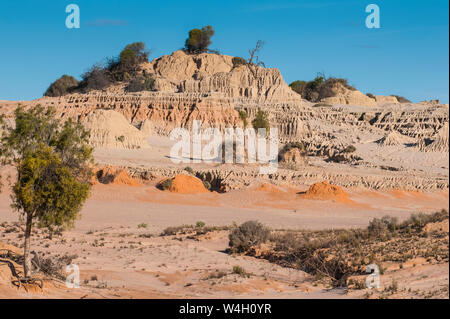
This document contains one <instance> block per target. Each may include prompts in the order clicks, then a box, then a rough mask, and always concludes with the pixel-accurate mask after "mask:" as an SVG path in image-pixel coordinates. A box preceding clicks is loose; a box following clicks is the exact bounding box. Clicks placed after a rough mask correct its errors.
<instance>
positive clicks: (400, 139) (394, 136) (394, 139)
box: [377, 131, 414, 146]
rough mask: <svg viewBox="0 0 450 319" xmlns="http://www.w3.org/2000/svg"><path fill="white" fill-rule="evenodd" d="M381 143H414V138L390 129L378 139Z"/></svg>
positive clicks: (386, 144)
mask: <svg viewBox="0 0 450 319" xmlns="http://www.w3.org/2000/svg"><path fill="white" fill-rule="evenodd" d="M377 143H379V144H380V145H385V146H389V145H404V144H411V143H414V140H413V139H412V138H410V137H408V136H405V135H402V134H400V133H399V132H397V131H390V132H389V133H388V134H386V135H385V136H383V137H382V138H381V139H379V140H378V141H377Z"/></svg>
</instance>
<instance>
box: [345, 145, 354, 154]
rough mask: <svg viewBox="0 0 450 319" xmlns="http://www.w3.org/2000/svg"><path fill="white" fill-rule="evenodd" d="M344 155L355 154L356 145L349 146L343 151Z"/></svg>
mask: <svg viewBox="0 0 450 319" xmlns="http://www.w3.org/2000/svg"><path fill="white" fill-rule="evenodd" d="M342 151H343V152H344V153H353V152H355V151H356V147H355V146H354V145H348V146H347V147H345V148H344V149H343V150H342Z"/></svg>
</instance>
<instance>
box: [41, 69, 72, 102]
mask: <svg viewBox="0 0 450 319" xmlns="http://www.w3.org/2000/svg"><path fill="white" fill-rule="evenodd" d="M77 86H78V80H77V79H75V78H74V77H73V76H70V75H66V74H64V75H63V76H61V77H60V78H59V79H57V80H56V81H55V82H53V83H52V84H50V86H49V87H48V89H47V91H45V93H44V96H50V97H55V96H63V95H66V94H68V93H71V92H72V91H73V90H74V89H75V88H76V87H77Z"/></svg>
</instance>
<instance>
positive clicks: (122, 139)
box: [117, 135, 125, 143]
mask: <svg viewBox="0 0 450 319" xmlns="http://www.w3.org/2000/svg"><path fill="white" fill-rule="evenodd" d="M117 140H118V141H119V142H121V143H123V142H124V141H125V136H123V135H120V136H119V137H118V138H117Z"/></svg>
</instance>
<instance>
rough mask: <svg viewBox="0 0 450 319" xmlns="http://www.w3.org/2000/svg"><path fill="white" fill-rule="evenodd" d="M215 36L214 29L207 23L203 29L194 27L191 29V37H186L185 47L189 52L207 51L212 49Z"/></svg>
mask: <svg viewBox="0 0 450 319" xmlns="http://www.w3.org/2000/svg"><path fill="white" fill-rule="evenodd" d="M213 36H214V29H213V27H212V26H210V25H207V26H204V27H202V28H201V29H192V30H190V31H189V37H188V38H187V39H186V42H185V45H184V49H185V51H186V52H188V53H193V54H197V53H205V52H208V51H210V50H209V49H208V47H209V46H210V45H211V38H212V37H213Z"/></svg>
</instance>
